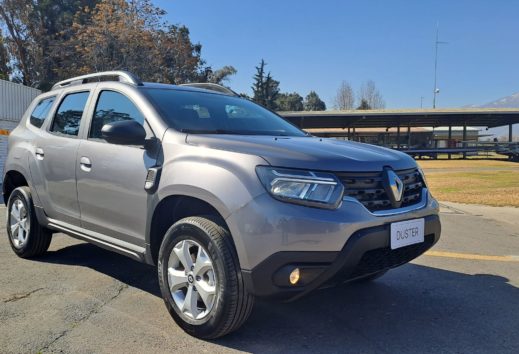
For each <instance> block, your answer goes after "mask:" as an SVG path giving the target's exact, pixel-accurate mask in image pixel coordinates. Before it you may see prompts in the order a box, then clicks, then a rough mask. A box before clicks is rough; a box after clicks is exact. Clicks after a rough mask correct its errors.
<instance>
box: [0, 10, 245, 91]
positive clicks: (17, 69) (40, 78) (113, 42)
mask: <svg viewBox="0 0 519 354" xmlns="http://www.w3.org/2000/svg"><path fill="white" fill-rule="evenodd" d="M164 15H165V11H164V10H162V9H160V8H158V7H155V6H154V5H153V3H152V1H151V0H128V1H125V0H0V28H1V29H3V30H4V32H3V35H2V36H1V37H2V41H0V58H3V55H4V54H3V51H2V45H1V44H2V42H4V46H3V47H4V48H6V49H7V57H8V60H9V61H7V63H9V65H8V66H9V67H10V74H9V76H10V78H11V79H12V80H14V81H19V82H22V83H24V84H25V85H29V86H35V87H38V88H41V89H46V88H49V87H50V86H51V85H52V83H54V82H56V81H58V80H60V79H64V78H68V77H71V76H76V75H80V74H85V73H91V72H97V71H103V70H118V69H121V70H128V71H132V72H134V73H135V74H137V75H138V76H140V77H141V78H142V79H143V80H149V81H161V82H166V83H185V82H199V81H210V82H217V83H221V82H223V81H225V80H227V79H228V77H229V76H230V75H233V74H234V73H235V72H236V70H235V69H234V68H233V67H231V66H226V67H223V68H221V69H218V70H213V69H212V68H211V67H210V66H207V65H206V62H205V61H204V60H203V59H202V58H201V49H202V46H201V45H200V44H198V43H192V42H191V40H190V36H189V30H188V29H187V28H186V27H185V26H181V25H179V26H175V25H171V24H169V23H168V22H167V21H166V20H165V19H164ZM0 34H1V33H0ZM2 63H6V62H5V61H3V60H2ZM4 71H5V68H4V67H2V66H0V73H3V72H4ZM0 75H2V74H0Z"/></svg>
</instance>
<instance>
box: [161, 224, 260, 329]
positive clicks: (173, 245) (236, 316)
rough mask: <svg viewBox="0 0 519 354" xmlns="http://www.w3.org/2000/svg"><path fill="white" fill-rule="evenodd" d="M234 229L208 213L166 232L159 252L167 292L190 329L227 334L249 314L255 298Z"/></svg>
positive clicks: (175, 314) (175, 313) (177, 316)
mask: <svg viewBox="0 0 519 354" xmlns="http://www.w3.org/2000/svg"><path fill="white" fill-rule="evenodd" d="M230 237H231V236H230V235H229V232H228V231H227V230H226V229H225V228H223V227H221V226H220V225H218V224H217V223H215V222H214V221H212V220H210V219H209V218H204V217H188V218H185V219H182V220H180V221H178V222H177V223H175V224H174V225H173V226H172V227H171V228H170V229H169V230H168V231H167V232H166V235H165V237H164V240H163V242H162V245H161V248H160V251H159V261H158V273H159V274H158V275H159V284H160V289H161V292H162V297H163V298H164V302H165V304H166V307H167V309H168V311H169V313H170V314H171V316H172V317H173V319H174V320H175V322H176V323H177V324H178V325H179V326H180V327H182V329H184V330H185V331H186V332H187V333H189V334H191V335H193V336H195V337H199V338H204V339H211V338H217V337H221V336H224V335H226V334H228V333H230V332H232V331H234V330H236V329H238V328H239V327H240V326H241V325H242V324H243V323H244V322H245V320H246V319H247V318H248V317H249V315H250V313H251V311H252V306H253V302H254V298H253V297H252V296H251V295H250V294H249V293H248V292H247V291H246V289H245V286H244V284H243V279H242V275H241V270H240V266H239V262H238V257H237V255H236V251H235V249H234V245H233V243H232V240H231V238H230Z"/></svg>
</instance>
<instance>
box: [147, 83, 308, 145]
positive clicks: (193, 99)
mask: <svg viewBox="0 0 519 354" xmlns="http://www.w3.org/2000/svg"><path fill="white" fill-rule="evenodd" d="M144 92H145V94H146V95H147V96H148V98H149V100H150V101H151V102H152V103H153V104H154V105H155V107H157V108H158V109H159V111H160V113H161V114H162V116H163V117H164V119H165V120H166V122H167V123H168V124H169V125H170V126H171V127H173V128H174V129H176V130H178V131H181V132H185V133H193V134H240V135H241V134H244V135H276V136H306V135H307V134H306V133H305V132H303V131H301V130H299V129H298V128H296V127H295V126H293V125H292V124H290V123H288V122H287V121H285V120H284V119H283V118H281V117H279V116H277V115H276V114H274V113H272V112H270V111H269V110H267V109H265V108H263V107H261V106H260V105H257V104H255V103H253V102H251V101H248V100H246V99H243V98H238V97H232V96H225V95H220V94H213V93H205V92H194V91H181V90H171V89H169V90H168V89H145V90H144Z"/></svg>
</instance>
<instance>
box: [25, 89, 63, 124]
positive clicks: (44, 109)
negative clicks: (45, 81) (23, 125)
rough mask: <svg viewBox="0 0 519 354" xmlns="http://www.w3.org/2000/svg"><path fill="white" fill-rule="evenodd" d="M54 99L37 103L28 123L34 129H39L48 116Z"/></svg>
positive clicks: (46, 99)
mask: <svg viewBox="0 0 519 354" xmlns="http://www.w3.org/2000/svg"><path fill="white" fill-rule="evenodd" d="M55 99H56V97H49V98H45V99H43V100H41V101H40V103H38V105H37V106H36V108H34V110H33V111H32V113H31V118H30V119H29V121H30V122H31V125H34V126H35V127H36V128H41V126H42V125H43V123H44V122H45V119H47V117H48V116H49V111H50V109H51V107H52V104H53V103H54V100H55Z"/></svg>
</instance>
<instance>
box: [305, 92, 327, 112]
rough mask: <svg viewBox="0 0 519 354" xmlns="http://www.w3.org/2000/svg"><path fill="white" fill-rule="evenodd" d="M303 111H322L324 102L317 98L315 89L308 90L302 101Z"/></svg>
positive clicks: (324, 107) (324, 105)
mask: <svg viewBox="0 0 519 354" xmlns="http://www.w3.org/2000/svg"><path fill="white" fill-rule="evenodd" d="M304 108H305V111H324V110H326V104H325V103H324V102H323V101H322V100H321V99H320V98H319V95H318V94H317V93H316V92H315V91H310V93H309V94H308V95H307V96H306V98H305V102H304Z"/></svg>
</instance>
